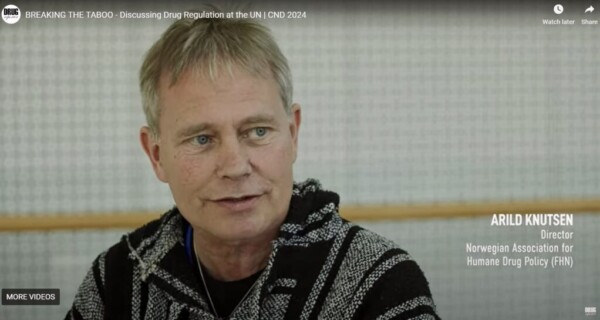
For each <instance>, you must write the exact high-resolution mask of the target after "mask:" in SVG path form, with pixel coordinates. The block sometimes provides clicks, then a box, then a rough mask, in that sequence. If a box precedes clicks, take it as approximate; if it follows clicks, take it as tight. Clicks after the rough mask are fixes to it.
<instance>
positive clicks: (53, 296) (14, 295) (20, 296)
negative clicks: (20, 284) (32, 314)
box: [2, 289, 60, 306]
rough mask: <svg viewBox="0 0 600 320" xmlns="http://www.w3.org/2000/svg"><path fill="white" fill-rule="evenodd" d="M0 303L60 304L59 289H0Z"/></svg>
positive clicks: (28, 304)
mask: <svg viewBox="0 0 600 320" xmlns="http://www.w3.org/2000/svg"><path fill="white" fill-rule="evenodd" d="M2 305H5V306H10V305H13V306H16V305H21V306H25V305H26V306H48V305H60V289H2Z"/></svg>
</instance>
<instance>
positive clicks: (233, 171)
mask: <svg viewBox="0 0 600 320" xmlns="http://www.w3.org/2000/svg"><path fill="white" fill-rule="evenodd" d="M217 161H218V163H217V174H218V175H219V177H221V178H229V179H239V178H241V177H244V176H247V175H249V174H250V173H251V172H252V166H251V165H250V158H249V157H248V152H247V150H246V148H245V146H244V145H243V144H242V143H240V141H239V140H238V139H227V141H223V143H222V144H221V145H220V146H219V157H218V159H217Z"/></svg>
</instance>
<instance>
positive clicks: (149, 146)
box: [140, 126, 168, 182]
mask: <svg viewBox="0 0 600 320" xmlns="http://www.w3.org/2000/svg"><path fill="white" fill-rule="evenodd" d="M140 142H141V143H142V148H143V149H144V152H146V155H147V156H148V158H149V159H150V163H152V169H154V173H155V174H156V177H157V178H158V179H159V180H160V181H162V182H168V179H167V175H166V174H165V170H164V169H163V167H162V163H161V162H160V145H159V143H158V142H159V141H158V139H157V138H156V137H155V136H154V134H152V132H151V130H150V128H148V127H146V126H144V127H142V129H140Z"/></svg>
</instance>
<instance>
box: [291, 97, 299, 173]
mask: <svg viewBox="0 0 600 320" xmlns="http://www.w3.org/2000/svg"><path fill="white" fill-rule="evenodd" d="M290 118H291V119H290V120H291V121H290V133H291V134H292V147H293V152H294V162H295V161H296V157H297V155H298V133H299V132H300V122H301V120H302V113H301V108H300V105H299V104H297V103H294V104H293V105H292V110H291V111H290Z"/></svg>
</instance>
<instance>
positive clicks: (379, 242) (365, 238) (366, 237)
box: [343, 220, 412, 259]
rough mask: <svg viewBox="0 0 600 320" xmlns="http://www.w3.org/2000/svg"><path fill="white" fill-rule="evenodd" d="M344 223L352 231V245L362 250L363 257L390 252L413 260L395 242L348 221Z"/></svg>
mask: <svg viewBox="0 0 600 320" xmlns="http://www.w3.org/2000/svg"><path fill="white" fill-rule="evenodd" d="M343 221H344V222H343V223H344V224H346V225H347V227H348V229H349V230H350V232H349V234H350V235H351V236H352V244H353V245H354V246H355V247H356V248H357V249H360V251H361V252H362V253H363V257H364V256H373V257H378V256H381V255H383V254H385V253H388V252H389V253H393V254H396V255H405V256H406V258H408V259H412V258H410V255H409V254H408V253H407V252H406V251H405V250H404V249H402V248H401V247H400V246H399V245H398V244H397V243H395V242H394V241H392V240H390V239H388V238H386V237H384V236H382V235H380V234H378V233H375V232H373V231H371V230H369V229H366V228H364V227H362V226H360V225H357V224H354V223H352V222H349V221H346V220H343Z"/></svg>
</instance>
